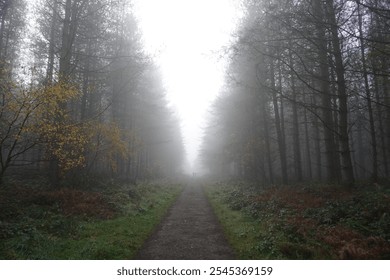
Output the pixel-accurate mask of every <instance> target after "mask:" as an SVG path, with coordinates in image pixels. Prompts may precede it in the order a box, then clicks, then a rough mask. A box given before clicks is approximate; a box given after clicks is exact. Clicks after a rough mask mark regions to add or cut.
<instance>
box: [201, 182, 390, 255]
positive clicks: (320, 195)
mask: <svg viewBox="0 0 390 280" xmlns="http://www.w3.org/2000/svg"><path fill="white" fill-rule="evenodd" d="M206 193H207V196H208V197H209V200H210V202H211V204H212V206H213V208H214V211H215V213H216V215H217V216H218V218H219V220H220V222H221V224H222V226H223V228H224V230H225V233H226V235H227V238H228V240H229V242H230V244H231V245H232V247H233V248H234V249H235V251H236V253H237V256H238V257H239V258H240V259H389V258H390V218H389V214H390V203H389V202H390V190H389V189H387V188H383V189H376V188H372V187H362V188H360V189H359V190H347V189H343V188H342V187H338V186H308V185H306V186H294V187H284V188H268V189H264V188H260V187H259V186H256V185H255V184H248V183H243V182H238V183H215V184H211V185H209V186H207V187H206Z"/></svg>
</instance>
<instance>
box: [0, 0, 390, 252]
mask: <svg viewBox="0 0 390 280" xmlns="http://www.w3.org/2000/svg"><path fill="white" fill-rule="evenodd" d="M239 2H240V7H241V9H242V17H241V19H240V22H239V24H238V26H237V30H236V31H235V32H234V35H233V38H232V41H231V44H230V45H228V46H226V47H225V48H223V50H221V52H220V53H218V55H219V56H221V57H222V58H223V59H226V61H227V67H226V73H225V83H224V86H223V87H222V88H221V92H220V93H219V95H218V97H217V98H216V99H215V101H214V103H213V104H212V106H211V109H210V114H209V118H208V120H207V124H206V125H205V129H204V134H203V138H202V143H201V147H200V149H199V159H198V161H199V162H200V163H201V165H202V172H199V174H200V173H204V174H205V176H204V178H202V180H203V183H202V184H200V183H199V185H202V187H203V188H204V190H205V194H206V196H207V198H208V200H209V201H210V203H211V205H212V207H213V211H214V212H215V215H216V216H217V218H218V219H219V221H220V223H221V225H222V227H223V231H224V233H225V234H226V236H227V240H228V242H229V244H230V245H229V246H232V248H233V249H234V251H235V255H236V256H237V258H242V259H388V258H390V208H389V207H390V203H389V202H390V188H389V183H390V182H389V176H390V4H389V2H388V1H387V0H242V1H239ZM27 3H28V1H27V0H0V98H1V99H0V241H1V242H0V259H132V258H135V257H136V256H137V252H138V251H139V250H140V248H141V247H142V244H143V243H144V242H145V240H146V239H147V238H148V237H149V236H150V234H151V233H152V232H153V230H154V229H155V228H156V225H158V224H159V222H160V221H161V219H162V218H163V217H164V215H165V214H166V213H167V211H168V209H169V207H170V206H171V205H172V203H174V201H175V200H176V199H177V197H178V196H179V194H180V193H181V191H182V189H183V186H188V185H189V184H188V182H189V181H191V182H192V183H191V184H192V185H193V186H196V185H197V184H198V183H194V182H195V181H196V179H197V178H194V176H193V177H192V178H185V176H184V175H183V170H184V169H183V166H184V160H185V157H186V153H185V146H184V144H183V139H182V135H181V134H182V132H181V127H180V121H179V118H178V116H177V114H176V113H175V112H174V111H173V110H172V108H171V106H170V105H169V102H168V100H167V97H166V89H165V88H164V83H163V73H162V72H161V69H160V68H159V66H158V63H156V61H155V59H154V57H152V56H151V55H149V54H147V53H146V51H145V50H144V47H143V42H142V33H141V31H140V30H139V28H138V25H137V20H136V17H135V15H134V14H133V10H132V5H131V1H126V0H94V1H89V0H39V1H34V5H33V6H31V5H27ZM178 36H179V35H178ZM190 86H191V85H189V87H190ZM183 94H185V92H184V93H183ZM191 184H190V185H191ZM200 187H201V186H200ZM202 194H203V192H202ZM183 204H184V205H186V203H183ZM190 218H191V217H190ZM180 238H181V239H183V238H184V237H180Z"/></svg>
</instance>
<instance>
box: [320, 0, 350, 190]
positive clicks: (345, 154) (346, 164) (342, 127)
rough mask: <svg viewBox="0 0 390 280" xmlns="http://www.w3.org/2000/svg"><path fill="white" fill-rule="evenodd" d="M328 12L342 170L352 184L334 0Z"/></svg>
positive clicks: (345, 92) (345, 91)
mask: <svg viewBox="0 0 390 280" xmlns="http://www.w3.org/2000/svg"><path fill="white" fill-rule="evenodd" d="M326 5H327V14H328V19H329V21H330V30H331V36H332V45H333V55H334V59H335V64H336V76H337V89H338V97H339V108H340V115H339V134H340V135H339V136H340V147H341V162H342V165H343V166H342V171H343V175H344V182H345V183H346V184H347V185H349V186H352V185H354V182H355V177H354V174H353V166H352V160H351V152H350V146H349V135H348V96H347V87H346V83H345V78H344V73H345V69H344V65H343V58H342V54H341V47H340V40H339V37H338V26H337V22H336V15H335V12H334V7H333V0H327V1H326Z"/></svg>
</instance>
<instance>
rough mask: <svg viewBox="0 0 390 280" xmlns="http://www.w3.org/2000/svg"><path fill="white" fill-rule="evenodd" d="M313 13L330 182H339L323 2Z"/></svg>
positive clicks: (317, 2)
mask: <svg viewBox="0 0 390 280" xmlns="http://www.w3.org/2000/svg"><path fill="white" fill-rule="evenodd" d="M313 4H314V5H313V9H314V11H313V13H314V15H315V17H316V29H317V34H316V37H317V47H318V59H319V83H320V89H321V105H322V123H323V127H324V141H325V156H326V169H327V176H328V180H329V181H331V182H338V181H339V180H340V178H339V176H338V174H339V171H338V170H337V168H336V167H335V164H334V163H335V162H336V161H337V160H338V154H337V151H336V145H335V142H334V132H335V125H334V122H333V116H332V96H331V92H330V86H329V84H330V83H329V65H328V57H327V53H328V45H327V41H326V38H327V37H326V32H325V24H324V15H323V8H322V1H321V0H314V3H313Z"/></svg>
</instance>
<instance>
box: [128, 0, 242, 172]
mask: <svg viewBox="0 0 390 280" xmlns="http://www.w3.org/2000/svg"><path fill="white" fill-rule="evenodd" d="M134 8H135V16H136V17H137V19H138V22H139V24H140V28H141V31H142V33H143V40H144V43H145V47H146V49H147V50H148V51H149V52H151V53H159V55H158V62H159V63H160V65H161V68H162V72H163V78H164V84H165V88H166V91H167V95H168V98H169V101H170V102H171V104H172V105H173V106H174V108H175V109H176V110H177V112H178V114H179V116H180V119H181V121H182V134H183V137H184V142H185V147H186V151H187V161H188V163H189V169H190V170H189V171H191V169H192V168H193V164H194V161H195V159H196V157H197V154H198V149H199V145H200V143H201V138H202V127H203V126H204V125H203V124H204V120H205V116H206V112H207V110H208V107H209V106H210V105H211V102H212V101H213V100H214V98H215V97H216V95H217V94H218V92H219V89H220V87H221V86H222V84H223V76H224V74H223V71H224V66H225V65H224V61H223V60H221V59H218V57H219V54H218V53H217V52H218V51H220V50H221V48H222V47H223V46H226V45H228V44H229V40H230V38H231V37H230V35H231V33H232V32H233V30H234V28H235V26H236V24H237V21H238V18H239V14H240V13H239V12H238V0H134Z"/></svg>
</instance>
